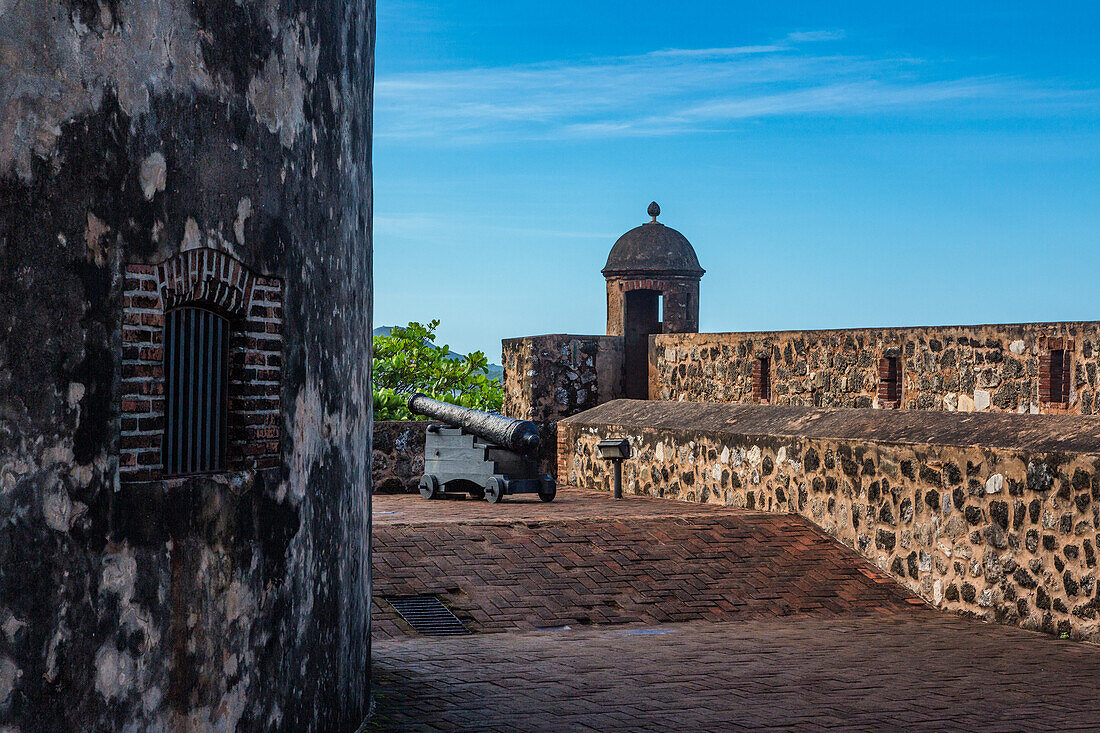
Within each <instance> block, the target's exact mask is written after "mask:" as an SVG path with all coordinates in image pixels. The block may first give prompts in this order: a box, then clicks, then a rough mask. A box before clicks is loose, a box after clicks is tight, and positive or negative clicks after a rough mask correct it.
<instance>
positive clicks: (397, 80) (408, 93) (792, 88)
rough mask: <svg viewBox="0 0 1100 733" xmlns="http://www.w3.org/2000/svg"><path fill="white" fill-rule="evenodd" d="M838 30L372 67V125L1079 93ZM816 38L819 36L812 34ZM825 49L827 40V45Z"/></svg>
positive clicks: (613, 125)
mask: <svg viewBox="0 0 1100 733" xmlns="http://www.w3.org/2000/svg"><path fill="white" fill-rule="evenodd" d="M843 38H844V34H843V33H842V32H839V31H831V30H830V31H798V32H794V33H790V34H788V35H787V36H786V37H784V38H783V39H782V40H781V41H778V42H776V43H772V44H765V45H755V46H733V47H729V48H699V49H676V48H673V49H661V50H656V51H653V52H650V53H646V54H640V55H632V56H621V57H613V58H597V59H589V60H586V61H582V62H577V61H573V62H551V63H541V64H527V65H517V66H503V67H480V68H469V69H451V70H443V71H437V72H416V73H407V74H396V75H392V76H389V77H380V78H379V79H378V81H377V85H376V96H377V101H376V114H377V118H376V127H375V134H376V137H378V138H379V139H382V140H398V141H399V140H410V141H418V142H424V141H432V140H437V141H441V142H446V143H448V144H454V143H479V142H500V141H508V140H512V141H514V140H539V139H563V138H564V139H568V138H608V137H629V136H639V135H673V134H684V133H690V132H694V131H699V130H716V129H719V130H720V129H729V128H731V127H733V126H734V125H736V124H737V123H738V122H741V121H745V120H752V119H762V118H775V117H793V116H810V115H834V116H839V115H867V114H881V113H885V112H888V111H894V112H901V111H905V110H919V109H924V108H944V109H950V108H951V107H952V106H955V107H960V106H962V105H979V108H980V109H982V110H984V111H986V112H995V111H998V110H1008V111H1013V112H1014V113H1018V112H1019V111H1020V110H1021V109H1022V106H1024V105H1028V104H1030V105H1051V104H1054V103H1062V104H1065V103H1070V102H1073V100H1074V99H1075V97H1076V98H1077V101H1078V102H1081V101H1082V100H1081V96H1082V95H1086V96H1087V98H1088V101H1089V102H1091V103H1095V101H1096V95H1095V93H1094V92H1093V91H1092V90H1088V91H1086V92H1073V91H1059V90H1057V89H1051V90H1046V89H1043V88H1041V87H1040V86H1039V85H1036V84H1032V83H1028V82H1026V81H1023V80H1019V79H1012V78H996V77H989V76H981V77H973V76H959V77H952V76H951V75H950V73H949V69H944V68H938V65H937V64H933V63H929V62H925V61H923V60H922V59H916V58H908V57H904V56H899V57H891V58H868V57H865V56H859V55H852V54H844V53H837V52H836V50H835V49H836V45H835V43H826V42H836V41H840V40H842V39H843ZM822 44H824V45H822ZM829 51H832V52H831V53H830V52H829Z"/></svg>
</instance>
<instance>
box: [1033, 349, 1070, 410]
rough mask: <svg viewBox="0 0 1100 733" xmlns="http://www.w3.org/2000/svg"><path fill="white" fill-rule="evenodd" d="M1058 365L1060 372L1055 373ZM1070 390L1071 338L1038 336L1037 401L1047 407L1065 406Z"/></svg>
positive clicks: (1067, 405)
mask: <svg viewBox="0 0 1100 733" xmlns="http://www.w3.org/2000/svg"><path fill="white" fill-rule="evenodd" d="M1059 356H1060V357H1061V363H1060V364H1059V358H1058V357H1059ZM1059 366H1060V367H1061V373H1060V374H1056V373H1055V372H1057V371H1058V367H1059ZM1072 390H1073V339H1071V338H1066V337H1064V336H1047V337H1043V338H1040V339H1039V401H1040V402H1041V403H1042V404H1043V405H1045V406H1047V407H1054V408H1067V407H1069V402H1070V396H1071V393H1072Z"/></svg>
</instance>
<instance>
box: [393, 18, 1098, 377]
mask: <svg viewBox="0 0 1100 733" xmlns="http://www.w3.org/2000/svg"><path fill="white" fill-rule="evenodd" d="M894 5H899V4H896V3H882V2H875V3H871V2H829V3H826V2H815V3H805V2H787V3H782V2H776V3H755V2H754V3H747V2H746V3H739V2H691V1H690V0H688V1H686V2H681V3H668V2H629V3H628V2H602V1H601V0H588V2H584V3H581V2H573V1H572V0H568V1H560V2H555V3H527V2H514V0H513V1H511V2H498V1H495V0H493V1H486V0H480V1H479V2H476V3H474V2H469V1H466V2H455V1H451V0H434V1H433V2H427V1H423V2H421V1H419V0H417V1H399V0H379V2H378V46H377V60H376V65H377V79H376V89H375V97H376V101H375V141H374V149H375V177H374V182H375V245H374V247H375V249H374V252H375V324H376V325H390V324H394V323H404V322H406V321H409V320H428V319H430V318H440V319H441V320H442V322H443V324H442V326H441V328H440V335H441V337H442V340H443V341H446V342H448V343H450V345H451V346H452V348H454V349H456V350H457V351H468V350H473V349H481V350H483V351H485V352H486V354H488V356H489V357H490V359H491V360H494V361H496V360H499V357H500V339H502V338H507V337H512V336H524V335H532V334H540V333H603V330H604V326H605V322H604V318H605V303H604V283H603V278H602V277H601V275H600V269H601V268H602V266H603V264H604V261H605V259H606V257H607V252H608V251H609V250H610V248H611V246H612V244H614V242H615V239H616V238H617V237H618V236H619V235H620V234H622V233H623V232H625V231H626V230H628V229H630V228H632V227H634V226H637V225H638V224H641V223H642V222H644V221H646V220H647V217H646V215H645V209H646V206H647V205H648V204H649V202H650V201H651V200H657V201H658V202H660V204H661V207H662V209H663V214H662V216H661V221H662V222H664V223H665V224H666V225H668V226H671V227H674V228H676V229H679V230H680V231H681V232H683V233H684V234H685V235H686V236H687V237H688V239H690V240H691V241H692V243H693V244H694V245H695V249H696V251H697V253H698V255H699V260H700V263H701V264H702V265H703V267H704V268H706V270H707V274H706V276H705V277H704V278H703V282H702V292H701V296H700V301H701V311H700V315H701V328H702V330H704V331H739V330H771V329H787V328H832V327H846V326H878V325H928V324H952V323H959V324H964V323H997V322H1001V323H1003V322H1016V321H1041V320H1100V44H1098V43H1097V40H1096V39H1097V37H1098V32H1100V3H1094V2H1090V3H1085V2H1081V3H1053V4H1040V3H1034V2H1029V3H1023V2H999V3H992V2H990V3H939V4H931V3H922V4H917V3H912V4H905V5H906V6H907V7H905V8H896V7H892V6H894ZM908 6H911V7H908ZM926 6H929V7H932V8H933V9H929V7H926Z"/></svg>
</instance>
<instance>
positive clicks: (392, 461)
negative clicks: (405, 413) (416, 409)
mask: <svg viewBox="0 0 1100 733" xmlns="http://www.w3.org/2000/svg"><path fill="white" fill-rule="evenodd" d="M430 424H431V423H429V422H427V421H423V420H379V421H376V422H375V423H374V432H373V436H372V437H373V439H374V443H373V444H372V449H373V450H372V458H371V478H372V479H373V481H374V493H376V494H378V493H382V494H401V493H415V492H416V491H418V490H419V489H418V487H419V484H420V477H421V476H423V475H424V433H425V431H426V430H427V428H428V425H430Z"/></svg>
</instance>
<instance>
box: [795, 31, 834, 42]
mask: <svg viewBox="0 0 1100 733" xmlns="http://www.w3.org/2000/svg"><path fill="white" fill-rule="evenodd" d="M843 39H844V31H795V32H794V33H788V34H787V40H788V41H790V42H791V43H812V42H814V41H840V40H843Z"/></svg>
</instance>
